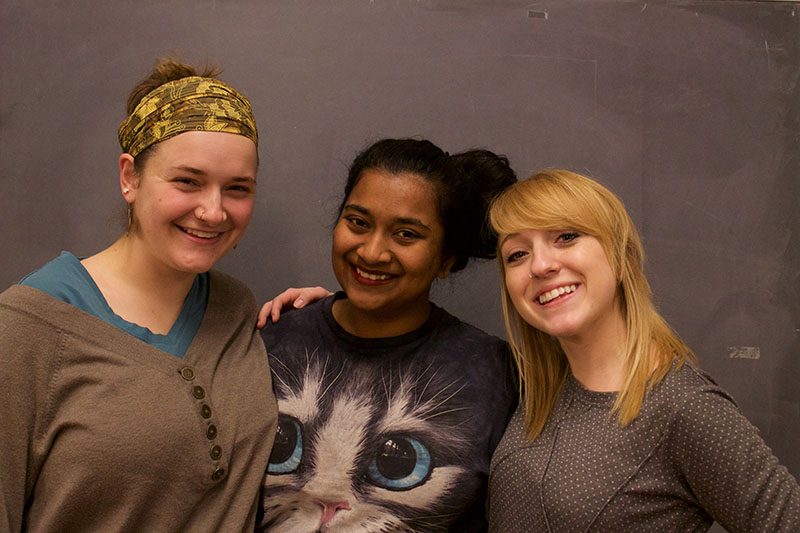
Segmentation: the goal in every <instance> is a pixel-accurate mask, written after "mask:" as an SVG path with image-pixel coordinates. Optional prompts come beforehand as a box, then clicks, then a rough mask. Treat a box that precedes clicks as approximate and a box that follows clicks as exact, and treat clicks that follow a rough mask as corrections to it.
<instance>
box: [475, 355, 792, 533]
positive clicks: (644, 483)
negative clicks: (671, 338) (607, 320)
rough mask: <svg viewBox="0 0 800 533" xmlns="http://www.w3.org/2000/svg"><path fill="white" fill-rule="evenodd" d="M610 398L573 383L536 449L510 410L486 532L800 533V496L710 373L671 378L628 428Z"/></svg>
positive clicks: (492, 478) (493, 473)
mask: <svg viewBox="0 0 800 533" xmlns="http://www.w3.org/2000/svg"><path fill="white" fill-rule="evenodd" d="M615 397H616V393H603V392H593V391H589V390H587V389H585V388H583V386H581V384H580V383H579V382H578V381H577V380H576V379H575V378H574V377H572V376H570V377H569V378H568V380H567V382H566V383H565V385H564V388H563V390H562V391H561V394H560V396H559V398H558V400H557V403H556V406H555V408H554V409H553V412H552V413H551V415H550V418H549V420H548V421H547V424H546V425H545V427H544V430H543V431H542V433H541V435H540V436H539V437H538V438H536V440H534V441H533V442H532V443H531V442H528V441H527V439H526V437H525V433H524V422H525V417H524V412H523V411H522V408H521V407H520V408H519V409H517V412H516V413H515V414H514V417H513V418H512V420H511V422H510V424H509V426H508V428H507V429H506V432H505V435H504V436H503V439H502V441H501V442H500V444H499V445H498V447H497V449H496V451H495V454H494V456H493V458H492V464H491V470H490V474H489V520H490V525H489V529H490V531H496V532H498V533H513V532H538V531H546V532H559V533H561V532H563V533H567V532H569V533H574V532H580V531H597V532H599V531H604V532H605V531H614V532H624V531H635V532H641V533H644V532H650V531H658V532H662V531H707V530H708V529H709V528H710V527H711V524H712V522H713V521H714V520H716V521H718V522H719V523H721V524H722V525H723V526H724V527H725V528H727V529H728V530H729V531H731V532H738V531H758V532H766V531H769V532H773V531H800V486H798V484H797V481H796V480H795V479H794V478H793V477H792V475H791V474H790V473H789V472H788V471H787V470H786V468H785V467H784V466H782V465H780V464H779V463H778V460H777V458H776V457H775V456H774V455H773V454H772V452H771V450H770V449H769V448H768V447H767V445H766V444H765V443H764V441H763V440H762V439H761V437H760V436H759V434H758V430H757V429H756V428H755V427H754V426H753V425H752V424H750V422H748V421H747V419H746V418H745V417H744V416H743V415H742V414H741V412H740V411H739V409H738V408H737V407H736V404H735V403H734V401H733V399H732V398H731V397H730V395H728V394H727V393H726V392H725V391H724V390H722V389H721V388H720V387H718V386H717V385H716V384H715V383H714V381H712V380H711V378H709V377H708V376H707V375H706V374H704V373H702V372H701V371H699V370H697V369H695V368H694V367H692V366H690V365H689V364H686V365H684V366H683V367H682V368H681V369H680V370H672V371H671V372H670V373H669V374H667V377H666V378H665V379H664V381H662V382H661V383H660V384H659V385H657V386H656V387H654V388H653V390H652V391H650V392H649V393H648V395H647V396H646V398H645V401H644V403H643V405H642V410H641V411H640V413H639V416H638V417H637V418H636V420H635V421H634V422H632V423H631V424H629V425H628V426H627V427H625V428H622V427H620V426H619V424H618V423H617V421H616V418H615V416H613V415H610V409H611V407H612V405H613V403H614V400H615Z"/></svg>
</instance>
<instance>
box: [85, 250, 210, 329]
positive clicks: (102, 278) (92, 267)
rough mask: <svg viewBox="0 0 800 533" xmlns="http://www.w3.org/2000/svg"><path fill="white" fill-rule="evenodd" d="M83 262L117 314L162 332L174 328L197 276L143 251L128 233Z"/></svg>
mask: <svg viewBox="0 0 800 533" xmlns="http://www.w3.org/2000/svg"><path fill="white" fill-rule="evenodd" d="M82 264H83V266H84V267H85V268H86V270H87V271H88V272H89V274H90V275H91V276H92V278H93V279H94V281H95V283H96V284H97V286H98V288H99V289H100V292H102V293H103V296H104V297H105V299H106V301H107V302H108V305H109V307H111V309H112V310H113V311H114V312H115V313H116V314H118V315H119V316H121V317H122V318H124V319H125V320H127V321H129V322H133V323H135V324H138V325H140V326H143V327H146V328H148V329H150V331H152V332H153V333H160V334H166V333H168V332H169V330H170V329H171V328H172V324H174V322H175V320H176V319H177V318H178V315H179V314H180V312H181V309H182V308H183V303H184V301H185V300H186V296H187V295H188V294H189V290H191V288H192V283H194V278H195V275H194V274H192V273H189V272H177V271H175V270H171V269H168V268H165V267H164V266H163V265H161V264H160V263H158V262H157V261H155V260H153V258H151V257H149V256H147V255H146V254H145V253H142V252H140V251H139V250H138V247H137V245H136V237H134V236H129V235H125V236H123V237H122V238H120V239H119V240H118V241H117V242H115V243H114V244H112V245H111V246H110V247H109V248H106V249H105V250H103V251H101V252H100V253H98V254H96V255H93V256H91V257H88V258H86V259H84V260H83V261H82Z"/></svg>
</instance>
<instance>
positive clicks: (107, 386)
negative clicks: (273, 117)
mask: <svg viewBox="0 0 800 533" xmlns="http://www.w3.org/2000/svg"><path fill="white" fill-rule="evenodd" d="M216 75H217V72H216V71H214V70H206V71H205V72H202V73H201V74H200V75H198V74H197V72H196V70H195V69H194V68H193V67H191V66H190V65H186V64H184V63H180V62H177V61H173V60H162V61H160V62H159V63H158V64H157V65H156V67H155V69H153V71H152V72H151V73H150V75H149V76H148V77H147V78H146V79H145V80H144V81H142V82H141V83H140V84H139V85H137V86H136V87H135V88H134V90H133V91H132V93H131V96H130V98H129V100H128V109H127V115H128V118H127V119H126V120H125V121H124V122H123V123H122V125H121V126H120V128H119V142H120V146H121V148H122V151H123V153H122V155H121V156H119V187H120V192H121V194H122V197H123V199H124V200H125V202H126V203H127V209H128V226H127V230H126V232H125V234H124V235H122V236H121V237H120V238H119V239H118V240H117V241H116V242H114V243H113V244H112V245H111V246H109V247H108V248H106V249H104V250H102V251H100V252H98V253H96V254H94V255H91V256H89V257H76V256H75V255H73V254H72V253H69V252H62V254H61V255H60V256H59V257H57V258H56V259H54V260H52V261H51V262H49V263H48V264H46V265H45V266H43V267H42V268H40V269H39V270H37V271H35V272H33V273H31V274H29V275H28V276H26V277H25V278H24V279H23V280H22V281H20V282H19V284H17V285H14V286H12V287H11V288H9V289H8V290H6V291H5V292H4V293H3V294H2V295H0V324H2V327H0V384H2V386H0V404H2V406H3V409H4V413H3V426H2V430H0V450H2V454H0V531H21V530H25V531H209V532H210V531H245V530H251V529H252V528H253V524H254V522H255V516H256V502H257V498H258V491H259V487H260V484H261V479H262V478H263V471H264V468H265V467H266V465H267V460H268V458H269V453H270V448H271V445H272V439H273V437H274V434H275V422H276V418H277V412H276V409H275V399H274V396H273V395H272V392H271V387H270V382H269V367H268V366H267V358H266V353H265V351H264V345H263V343H262V342H261V339H260V338H259V336H258V335H257V334H256V332H255V331H254V328H253V322H254V321H255V318H256V306H255V300H254V298H253V295H252V294H251V293H250V291H249V290H248V289H247V288H246V287H245V286H244V285H243V284H241V283H240V282H238V281H236V280H234V279H233V278H231V277H229V276H227V275H225V274H222V273H220V272H217V271H214V270H211V268H212V267H213V266H214V264H215V263H216V262H217V261H218V260H219V259H220V258H221V257H223V256H224V255H225V254H226V253H228V252H229V251H230V250H231V248H233V247H234V246H235V245H236V243H237V242H238V241H239V239H241V237H242V236H243V235H244V232H245V229H246V228H247V225H248V223H249V221H250V215H251V214H252V211H253V202H254V196H255V190H256V173H257V170H258V153H257V143H258V133H257V130H256V123H255V118H254V116H253V112H252V110H251V108H250V102H249V101H248V100H247V99H246V98H245V97H244V96H242V95H241V94H240V93H239V92H238V91H237V90H236V89H234V88H233V87H230V86H229V85H226V84H225V83H222V82H221V81H219V80H217V79H216V78H215V76H216Z"/></svg>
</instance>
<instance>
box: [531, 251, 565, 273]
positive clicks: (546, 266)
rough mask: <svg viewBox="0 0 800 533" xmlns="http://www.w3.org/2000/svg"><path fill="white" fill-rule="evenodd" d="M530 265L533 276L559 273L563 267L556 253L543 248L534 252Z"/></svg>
mask: <svg viewBox="0 0 800 533" xmlns="http://www.w3.org/2000/svg"><path fill="white" fill-rule="evenodd" d="M530 265H531V271H530V274H529V275H530V277H531V278H546V277H548V276H551V275H553V274H556V273H558V271H559V269H560V268H561V266H560V265H559V263H558V258H557V257H556V255H555V254H554V253H553V252H552V251H551V250H548V249H541V248H540V249H538V250H535V251H534V252H533V253H532V257H531V261H530Z"/></svg>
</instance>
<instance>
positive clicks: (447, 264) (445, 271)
mask: <svg viewBox="0 0 800 533" xmlns="http://www.w3.org/2000/svg"><path fill="white" fill-rule="evenodd" d="M455 262H456V256H454V255H453V256H450V257H448V258H447V259H445V260H444V261H443V262H442V266H441V267H439V272H437V273H436V277H437V278H439V279H444V278H446V277H447V276H449V275H450V269H451V268H453V263H455Z"/></svg>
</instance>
